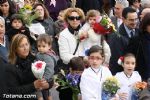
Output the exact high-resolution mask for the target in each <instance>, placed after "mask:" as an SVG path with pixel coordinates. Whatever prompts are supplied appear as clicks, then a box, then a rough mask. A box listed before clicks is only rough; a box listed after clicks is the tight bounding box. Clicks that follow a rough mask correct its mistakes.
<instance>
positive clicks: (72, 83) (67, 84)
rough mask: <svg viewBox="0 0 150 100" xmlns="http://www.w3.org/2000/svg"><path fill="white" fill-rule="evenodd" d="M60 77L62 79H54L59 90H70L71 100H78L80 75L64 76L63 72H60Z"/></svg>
mask: <svg viewBox="0 0 150 100" xmlns="http://www.w3.org/2000/svg"><path fill="white" fill-rule="evenodd" d="M61 75H63V77H64V78H60V77H59V76H57V77H56V78H55V82H56V83H58V84H59V86H60V87H61V89H66V88H71V90H72V92H73V96H72V98H73V100H78V94H79V93H80V90H79V86H78V85H79V80H80V75H79V74H71V73H69V74H65V72H64V71H63V70H61Z"/></svg>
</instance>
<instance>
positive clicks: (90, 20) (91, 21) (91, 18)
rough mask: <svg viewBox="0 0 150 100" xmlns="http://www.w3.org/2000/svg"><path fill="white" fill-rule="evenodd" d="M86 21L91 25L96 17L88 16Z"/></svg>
mask: <svg viewBox="0 0 150 100" xmlns="http://www.w3.org/2000/svg"><path fill="white" fill-rule="evenodd" d="M88 22H89V24H90V25H93V24H94V23H95V22H96V17H89V20H88Z"/></svg>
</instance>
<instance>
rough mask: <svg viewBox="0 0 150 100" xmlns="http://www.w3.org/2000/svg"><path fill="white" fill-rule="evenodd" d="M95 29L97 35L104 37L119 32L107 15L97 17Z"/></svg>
mask: <svg viewBox="0 0 150 100" xmlns="http://www.w3.org/2000/svg"><path fill="white" fill-rule="evenodd" d="M93 29H94V31H95V33H97V34H103V35H105V34H110V33H112V32H116V31H117V30H116V29H115V26H114V24H113V23H112V22H111V19H110V18H109V17H108V15H106V14H104V15H103V16H98V17H97V21H96V23H95V24H94V25H93Z"/></svg>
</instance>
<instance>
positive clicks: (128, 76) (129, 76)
mask: <svg viewBox="0 0 150 100" xmlns="http://www.w3.org/2000/svg"><path fill="white" fill-rule="evenodd" d="M124 74H125V75H126V77H127V78H128V79H129V78H131V76H132V74H131V75H127V74H126V73H125V72H124Z"/></svg>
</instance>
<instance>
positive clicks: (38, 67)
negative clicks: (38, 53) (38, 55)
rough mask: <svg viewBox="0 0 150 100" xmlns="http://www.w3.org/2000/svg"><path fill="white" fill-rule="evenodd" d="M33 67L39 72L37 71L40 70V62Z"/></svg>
mask: <svg viewBox="0 0 150 100" xmlns="http://www.w3.org/2000/svg"><path fill="white" fill-rule="evenodd" d="M35 66H36V68H37V70H39V69H41V68H42V63H41V62H38V63H36V65H35Z"/></svg>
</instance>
